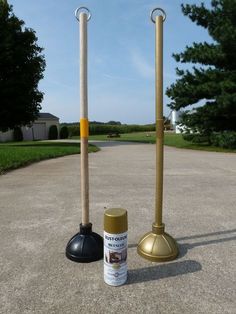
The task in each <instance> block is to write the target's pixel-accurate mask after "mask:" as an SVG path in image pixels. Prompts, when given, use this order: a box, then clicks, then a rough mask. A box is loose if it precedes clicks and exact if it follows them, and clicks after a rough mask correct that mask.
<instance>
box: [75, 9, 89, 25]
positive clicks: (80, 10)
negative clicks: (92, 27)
mask: <svg viewBox="0 0 236 314" xmlns="http://www.w3.org/2000/svg"><path fill="white" fill-rule="evenodd" d="M82 12H84V13H86V14H87V15H88V18H87V21H89V20H90V19H91V12H90V11H89V9H88V8H86V7H80V8H77V9H76V10H75V17H76V19H77V20H78V21H79V22H80V20H79V15H80V13H82Z"/></svg>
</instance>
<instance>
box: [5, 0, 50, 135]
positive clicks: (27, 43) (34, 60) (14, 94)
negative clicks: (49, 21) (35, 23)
mask: <svg viewBox="0 0 236 314" xmlns="http://www.w3.org/2000/svg"><path fill="white" fill-rule="evenodd" d="M24 25H25V23H24V21H22V20H19V19H18V18H17V17H16V16H15V15H14V13H13V7H12V6H11V5H9V4H8V2H7V0H0V130H2V131H6V130H8V129H9V128H10V129H13V128H15V127H17V126H21V125H27V124H30V123H31V122H33V121H34V120H35V119H36V118H37V116H38V113H39V110H40V109H41V106H40V103H41V102H42V99H43V93H42V92H40V91H39V90H38V83H39V81H40V80H41V79H42V78H43V71H44V69H45V59H44V56H43V55H42V54H41V53H42V50H43V49H42V48H40V47H39V46H38V45H37V40H38V39H37V37H36V34H35V32H34V30H32V29H30V28H26V27H24Z"/></svg>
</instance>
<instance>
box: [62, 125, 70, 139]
mask: <svg viewBox="0 0 236 314" xmlns="http://www.w3.org/2000/svg"><path fill="white" fill-rule="evenodd" d="M68 137H69V131H68V127H67V126H63V127H62V128H61V129H60V138H61V139H64V138H68Z"/></svg>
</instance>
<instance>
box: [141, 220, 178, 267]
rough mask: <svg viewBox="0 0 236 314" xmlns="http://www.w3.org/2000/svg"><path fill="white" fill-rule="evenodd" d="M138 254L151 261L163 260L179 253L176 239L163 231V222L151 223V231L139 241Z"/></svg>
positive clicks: (174, 256) (170, 258)
mask: <svg viewBox="0 0 236 314" xmlns="http://www.w3.org/2000/svg"><path fill="white" fill-rule="evenodd" d="M137 251H138V254H139V255H140V256H142V257H144V258H145V259H147V260H149V261H152V262H165V261H171V260H173V259H175V258H176V257H177V255H178V253H179V250H178V246H177V243H176V241H175V240H174V239H173V238H172V237H171V236H170V235H169V234H168V233H166V232H165V231H164V224H163V225H162V226H157V225H155V224H153V226H152V231H151V232H148V233H146V234H145V235H144V236H143V237H142V238H141V240H140V241H139V244H138V248H137Z"/></svg>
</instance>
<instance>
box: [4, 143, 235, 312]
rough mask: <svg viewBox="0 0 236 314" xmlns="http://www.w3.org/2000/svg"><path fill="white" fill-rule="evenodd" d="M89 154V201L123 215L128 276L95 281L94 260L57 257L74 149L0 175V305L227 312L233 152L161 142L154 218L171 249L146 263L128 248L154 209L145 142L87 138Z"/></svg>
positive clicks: (75, 218)
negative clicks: (159, 209) (166, 258)
mask: <svg viewBox="0 0 236 314" xmlns="http://www.w3.org/2000/svg"><path fill="white" fill-rule="evenodd" d="M97 144H98V145H99V146H101V148H102V149H101V151H100V152H98V153H96V154H90V194H91V195H90V205H91V206H90V207H91V222H93V223H94V228H93V229H94V231H96V232H98V233H100V234H102V231H103V227H102V221H103V211H104V208H109V207H123V208H126V209H127V210H128V215H129V251H128V267H129V279H128V282H127V284H126V285H124V286H121V287H109V286H107V285H106V284H105V283H104V282H103V261H99V262H95V263H90V264H77V263H74V262H71V261H69V260H68V259H66V257H65V255H64V251H65V247H66V244H67V242H68V240H69V238H70V237H71V236H72V235H74V233H75V232H77V229H78V225H79V223H80V220H81V215H80V159H79V156H78V155H73V156H67V157H63V158H58V159H53V160H48V161H43V162H40V163H37V164H33V165H31V166H29V167H26V168H22V169H19V170H16V171H13V172H9V173H8V174H6V175H4V176H1V177H0V248H1V252H0V313H3V314H8V313H11V314H13V313H19V314H22V313H30V314H31V313H42V314H51V313H55V314H58V313H62V314H65V313H68V314H72V313H97V314H98V313H161V314H162V313H163V314H164V313H167V314H173V313H178V314H182V313H187V314H189V313H197V314H200V313H204V314H217V313H220V314H223V313H231V314H233V313H235V309H236V294H235V287H236V275H235V270H236V250H235V249H236V245H235V240H236V216H235V211H236V155H235V154H224V153H210V152H200V151H191V150H181V149H175V148H169V147H166V148H165V191H164V222H165V224H166V231H167V232H168V233H170V234H171V235H172V236H174V237H175V238H176V239H177V241H178V243H179V247H180V256H179V258H178V259H176V260H175V261H173V262H169V263H161V264H157V263H151V262H148V261H146V260H144V259H142V258H141V257H139V256H138V255H137V253H136V244H137V242H138V240H139V238H140V237H141V236H142V235H143V234H144V233H146V232H147V231H149V230H151V224H152V222H153V216H154V181H155V176H154V174H155V146H154V145H147V144H146V145H145V144H128V143H119V142H115V143H114V142H108V143H97Z"/></svg>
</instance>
